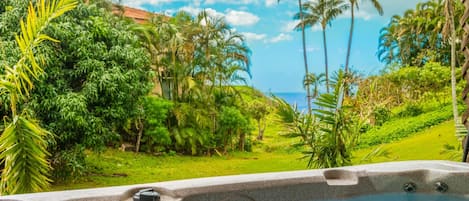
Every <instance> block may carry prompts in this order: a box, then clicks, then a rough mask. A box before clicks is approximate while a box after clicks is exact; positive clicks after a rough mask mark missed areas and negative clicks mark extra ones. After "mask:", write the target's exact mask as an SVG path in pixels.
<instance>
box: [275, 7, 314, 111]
mask: <svg viewBox="0 0 469 201" xmlns="http://www.w3.org/2000/svg"><path fill="white" fill-rule="evenodd" d="M277 2H280V0H277ZM298 10H299V19H300V22H301V21H303V19H304V18H303V3H302V1H301V0H298ZM301 41H302V45H303V61H304V64H305V76H306V75H308V74H309V70H308V69H309V68H308V53H307V52H306V34H305V26H304V24H302V25H301ZM311 98H312V97H311V93H310V89H309V85H307V86H306V99H307V101H308V114H309V115H311V114H312V111H311Z"/></svg>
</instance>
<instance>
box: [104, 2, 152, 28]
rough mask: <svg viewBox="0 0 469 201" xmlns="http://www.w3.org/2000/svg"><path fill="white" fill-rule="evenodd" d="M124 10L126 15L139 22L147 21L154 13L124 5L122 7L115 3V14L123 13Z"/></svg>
mask: <svg viewBox="0 0 469 201" xmlns="http://www.w3.org/2000/svg"><path fill="white" fill-rule="evenodd" d="M122 10H123V11H124V16H125V17H128V18H132V19H134V20H135V21H136V22H137V23H139V24H143V23H145V22H146V21H148V20H149V19H150V18H151V17H152V15H154V14H153V13H150V12H148V11H145V10H141V9H137V8H131V7H127V6H122V9H120V8H119V6H117V5H114V6H113V7H112V12H113V13H114V14H121V12H122Z"/></svg>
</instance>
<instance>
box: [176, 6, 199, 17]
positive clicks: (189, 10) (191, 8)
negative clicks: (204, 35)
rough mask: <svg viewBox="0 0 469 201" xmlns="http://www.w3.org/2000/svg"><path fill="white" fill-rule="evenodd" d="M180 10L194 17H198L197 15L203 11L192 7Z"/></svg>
mask: <svg viewBox="0 0 469 201" xmlns="http://www.w3.org/2000/svg"><path fill="white" fill-rule="evenodd" d="M179 10H181V11H184V12H187V13H189V14H191V15H194V16H195V15H197V14H199V13H200V11H202V9H200V8H196V7H192V6H184V7H182V8H180V9H179Z"/></svg>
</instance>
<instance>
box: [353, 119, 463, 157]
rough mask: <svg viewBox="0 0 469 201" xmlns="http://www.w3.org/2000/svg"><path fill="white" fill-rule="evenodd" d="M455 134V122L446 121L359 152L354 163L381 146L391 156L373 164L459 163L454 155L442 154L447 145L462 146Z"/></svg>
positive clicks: (458, 154) (356, 153)
mask: <svg viewBox="0 0 469 201" xmlns="http://www.w3.org/2000/svg"><path fill="white" fill-rule="evenodd" d="M454 133H455V131H454V121H446V122H444V123H442V124H439V125H436V126H433V127H431V128H428V129H425V130H423V131H420V132H418V133H417V134H415V135H412V136H411V137H408V138H405V139H404V140H401V141H397V142H393V143H388V144H383V145H378V146H373V147H370V148H367V149H362V150H358V151H356V152H355V153H354V156H355V160H354V162H355V163H360V160H361V159H362V158H363V157H364V156H365V155H367V154H368V153H370V152H372V151H373V150H374V149H376V148H377V147H380V146H382V149H383V150H387V151H388V152H389V156H388V157H375V158H373V160H372V162H384V161H404V160H456V161H458V160H460V158H454V156H453V154H452V153H441V152H442V151H443V150H444V146H445V144H449V145H452V146H455V147H456V148H457V147H458V145H459V144H460V142H459V141H458V139H457V138H456V137H455V135H454ZM453 153H454V152H453ZM455 155H456V156H458V157H459V156H460V155H461V153H460V152H456V153H455Z"/></svg>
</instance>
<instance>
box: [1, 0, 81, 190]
mask: <svg viewBox="0 0 469 201" xmlns="http://www.w3.org/2000/svg"><path fill="white" fill-rule="evenodd" d="M76 4H77V2H76V1H75V0H58V1H56V0H50V1H46V0H38V1H36V7H34V6H33V4H32V3H30V4H29V7H28V15H27V17H26V20H25V21H23V20H21V21H20V26H21V34H20V35H17V36H16V42H17V44H18V47H19V49H20V51H21V57H20V59H19V60H18V62H17V63H16V64H15V65H14V66H13V67H8V66H5V75H3V76H1V77H0V90H2V91H1V93H6V94H8V95H9V96H10V109H11V112H12V118H11V119H12V122H10V123H8V124H7V125H6V126H5V129H4V130H3V133H2V135H1V136H0V161H2V162H3V163H4V164H5V168H4V169H3V171H2V175H1V181H0V191H1V193H6V194H14V193H26V192H37V191H41V190H44V189H46V188H47V187H48V185H49V182H50V180H49V179H48V174H49V170H50V166H49V163H48V162H47V160H46V159H47V156H48V155H49V153H48V152H47V149H46V148H47V144H46V141H45V140H44V138H45V136H46V135H47V134H48V132H47V131H46V130H44V129H42V128H41V127H40V126H39V124H38V123H37V122H35V121H34V120H28V119H27V118H25V117H23V116H22V115H21V114H18V112H17V107H18V106H17V105H18V104H19V103H21V102H22V101H23V100H24V99H25V98H26V97H27V96H29V93H30V90H31V89H32V88H33V86H34V85H33V80H37V79H39V77H40V76H41V75H42V74H43V73H44V70H43V68H42V67H41V65H40V64H39V63H38V61H37V59H36V57H35V54H34V53H35V52H36V50H35V49H36V48H37V47H38V46H39V44H40V43H42V42H44V41H53V42H57V40H55V39H53V38H51V37H49V36H47V35H45V34H43V33H42V32H43V31H44V29H45V28H46V27H47V26H48V24H49V23H50V22H51V20H53V19H54V18H57V17H59V16H60V15H62V14H64V13H65V12H67V11H69V10H72V9H73V8H74V7H75V6H76Z"/></svg>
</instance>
